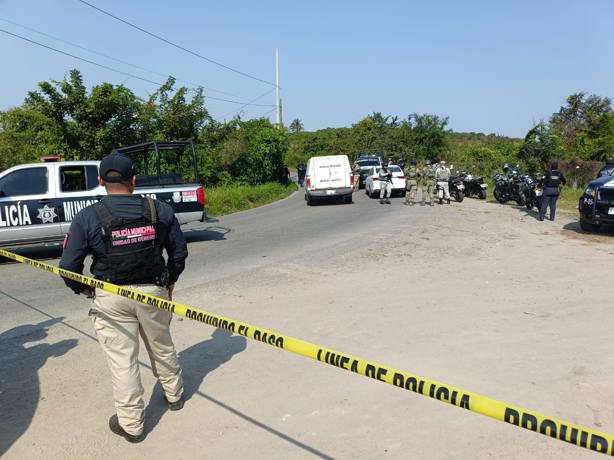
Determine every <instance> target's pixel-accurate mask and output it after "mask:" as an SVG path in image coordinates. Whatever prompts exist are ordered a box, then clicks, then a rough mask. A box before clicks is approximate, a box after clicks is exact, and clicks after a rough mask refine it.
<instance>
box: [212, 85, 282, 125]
mask: <svg viewBox="0 0 614 460" xmlns="http://www.w3.org/2000/svg"><path fill="white" fill-rule="evenodd" d="M273 91H275V88H272V89H270V90H268V91H267V92H265V93H263V94H261V95H260V96H258V97H256V98H254V99H252V100H251V101H249V102H248V103H246V104H244V105H242V106H241V107H239V108H238V109H235V110H231V111H230V112H228V113H225V114H224V115H222V116H221V118H222V119H224V118H226V117H227V116H228V115H231V114H233V113H235V112H237V113H238V112H240V111H241V110H243V109H244V108H245V107H247V106H248V105H253V106H256V104H254V102H256V101H257V100H259V99H262V98H263V97H264V96H268V95H269V94H271V93H272V92H273ZM268 107H270V105H269V106H268ZM273 108H275V106H273Z"/></svg>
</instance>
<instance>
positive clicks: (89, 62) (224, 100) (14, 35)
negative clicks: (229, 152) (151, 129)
mask: <svg viewBox="0 0 614 460" xmlns="http://www.w3.org/2000/svg"><path fill="white" fill-rule="evenodd" d="M0 32H4V33H5V34H7V35H12V36H13V37H16V38H19V39H21V40H24V41H27V42H29V43H32V44H34V45H38V46H41V47H43V48H46V49H48V50H51V51H55V52H56V53H60V54H63V55H65V56H69V57H71V58H74V59H78V60H79V61H83V62H87V63H88V64H92V65H95V66H98V67H101V68H103V69H106V70H110V71H111V72H116V73H119V74H122V75H126V76H128V77H131V78H136V79H137V80H141V81H144V82H147V83H152V84H154V85H157V86H162V83H160V82H157V81H153V80H149V79H148V78H144V77H139V76H138V75H134V74H132V73H129V72H124V71H123V70H118V69H114V68H113V67H109V66H107V65H104V64H100V63H98V62H94V61H91V60H89V59H85V58H82V57H80V56H76V55H74V54H71V53H67V52H66V51H62V50H59V49H57V48H53V47H52V46H48V45H45V44H43V43H39V42H37V41H35V40H30V39H29V38H26V37H22V36H21V35H18V34H14V33H13V32H9V31H8V30H5V29H0ZM206 98H208V99H213V100H215V101H221V102H228V103H231V104H244V102H243V101H231V100H229V99H222V98H219V97H213V96H206ZM251 105H253V106H255V107H271V106H272V104H251Z"/></svg>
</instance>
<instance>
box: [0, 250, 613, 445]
mask: <svg viewBox="0 0 614 460" xmlns="http://www.w3.org/2000/svg"><path fill="white" fill-rule="evenodd" d="M0 256H4V257H7V258H9V259H12V260H15V261H17V262H22V263H25V264H28V265H30V266H32V267H35V268H39V269H42V270H45V271H47V272H49V273H53V274H55V275H60V276H62V277H64V278H70V279H73V280H75V281H78V282H80V283H83V284H87V285H89V286H94V287H96V288H97V289H102V290H105V291H107V292H111V293H114V294H118V295H120V296H123V297H127V298H130V299H133V300H138V301H140V302H142V303H145V304H147V305H151V306H155V307H156V308H161V309H163V310H167V311H171V312H173V313H174V314H176V315H179V316H184V317H186V318H189V319H193V320H195V321H199V322H202V323H204V324H208V325H211V326H213V327H217V328H221V329H224V330H226V331H228V332H231V333H236V334H240V335H242V336H244V337H247V338H251V339H254V340H257V341H260V342H263V343H266V344H269V345H272V346H275V347H277V348H280V349H283V350H287V351H291V352H293V353H296V354H299V355H302V356H305V357H307V358H311V359H313V360H316V361H319V362H323V363H326V364H329V365H331V366H334V367H336V368H339V369H343V370H346V371H348V372H352V373H354V374H357V375H362V376H365V377H369V378H371V379H373V380H377V381H380V382H383V383H388V384H390V385H393V386H395V387H397V388H402V389H404V390H408V391H411V392H413V393H416V394H420V395H423V396H428V397H430V398H433V399H436V400H438V401H441V402H445V403H448V404H451V405H454V406H456V407H459V408H461V409H466V410H469V411H471V412H475V413H478V414H482V415H485V416H487V417H490V418H493V419H495V420H499V421H502V422H505V423H508V424H510V425H514V426H517V427H520V428H524V429H527V430H530V431H533V432H535V433H540V434H543V435H545V436H548V437H550V438H552V439H556V440H559V441H565V442H567V443H570V444H574V445H576V446H579V447H583V448H586V449H590V450H592V451H594V452H600V453H604V454H607V455H610V456H614V436H612V435H610V434H607V433H603V432H598V431H596V430H592V429H590V428H587V427H584V426H581V425H577V424H574V423H569V422H564V421H561V420H558V419H555V418H553V417H549V416H545V415H543V414H540V413H538V412H533V411H530V410H527V409H523V408H520V407H517V406H512V405H509V404H506V403H504V402H502V401H499V400H496V399H493V398H489V397H487V396H482V395H479V394H476V393H472V392H469V391H465V390H462V389H460V388H456V387H453V386H450V385H446V384H443V383H440V382H437V381H434V380H430V379H427V378H424V377H420V376H417V375H414V374H410V373H408V372H404V371H401V370H399V369H395V368H392V367H388V366H384V365H382V364H379V363H376V362H373V361H367V360H365V359H362V358H358V357H355V356H351V355H348V354H344V353H341V352H338V351H335V350H331V349H328V348H324V347H320V346H318V345H316V344H313V343H310V342H306V341H304V340H301V339H296V338H293V337H290V336H286V335H283V334H280V333H278V332H273V331H269V330H266V329H264V328H260V327H257V326H254V325H252V324H248V323H244V322H241V321H237V320H232V319H230V318H225V317H223V316H220V315H216V314H214V313H208V312H205V311H202V310H199V309H196V308H194V307H190V306H187V305H183V304H180V303H178V302H175V301H170V300H165V299H161V298H157V297H155V296H152V295H150V294H146V293H141V292H138V291H135V290H132V289H129V288H126V287H122V286H117V285H114V284H111V283H108V282H105V281H101V280H98V279H94V278H91V277H87V276H84V275H81V274H78V273H74V272H71V271H68V270H63V269H60V268H58V267H55V266H53V265H49V264H45V263H43V262H39V261H36V260H33V259H29V258H27V257H23V256H20V255H17V254H14V253H12V252H9V251H6V250H4V249H0Z"/></svg>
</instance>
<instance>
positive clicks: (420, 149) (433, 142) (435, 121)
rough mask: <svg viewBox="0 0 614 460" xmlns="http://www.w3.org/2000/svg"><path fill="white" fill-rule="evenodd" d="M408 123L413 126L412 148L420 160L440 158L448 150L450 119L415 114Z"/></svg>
mask: <svg viewBox="0 0 614 460" xmlns="http://www.w3.org/2000/svg"><path fill="white" fill-rule="evenodd" d="M407 123H408V125H409V126H411V148H412V150H413V151H414V152H415V153H416V156H417V157H418V158H419V159H421V160H424V159H429V158H434V157H439V156H441V155H442V154H443V153H444V152H445V151H446V150H447V148H448V139H447V132H448V131H447V130H446V126H447V125H448V117H445V118H442V117H439V116H437V115H432V114H427V113H425V114H422V115H420V114H417V113H413V114H412V115H410V116H409V117H408V119H407Z"/></svg>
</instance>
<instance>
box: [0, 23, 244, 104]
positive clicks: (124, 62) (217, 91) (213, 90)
mask: <svg viewBox="0 0 614 460" xmlns="http://www.w3.org/2000/svg"><path fill="white" fill-rule="evenodd" d="M0 21H4V22H8V23H9V24H12V25H14V26H17V27H21V28H22V29H25V30H29V31H30V32H34V33H37V34H40V35H42V36H44V37H47V38H51V39H53V40H57V41H59V42H61V43H65V44H67V45H70V46H74V47H76V48H79V49H82V50H84V51H87V52H89V53H93V54H97V55H98V56H102V57H104V58H107V59H111V60H112V61H115V62H119V63H120V64H124V65H127V66H130V67H134V68H135V69H139V70H143V71H145V72H148V73H152V74H154V75H158V76H159V77H163V78H166V77H167V76H168V75H166V74H162V73H160V72H156V71H154V70H150V69H147V68H145V67H141V66H138V65H136V64H132V63H131V62H126V61H123V60H121V59H117V58H114V57H113V56H109V55H108V54H105V53H101V52H99V51H95V50H92V49H90V48H86V47H85V46H81V45H78V44H77V43H72V42H69V41H68V40H64V39H62V38H59V37H55V36H53V35H50V34H48V33H45V32H42V31H40V30H36V29H33V28H32V27H28V26H24V25H23V24H19V23H17V22H13V21H10V20H8V19H6V18H0ZM177 81H179V82H181V83H187V84H188V85H193V86H202V87H203V88H204V89H206V90H207V91H212V92H214V93H219V94H225V95H226V96H232V97H238V98H239V99H246V100H247V98H246V97H243V96H238V95H236V94H232V93H228V92H226V91H222V90H219V89H214V88H209V87H207V86H204V85H199V84H198V83H194V82H191V81H188V80H182V79H180V78H177Z"/></svg>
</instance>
